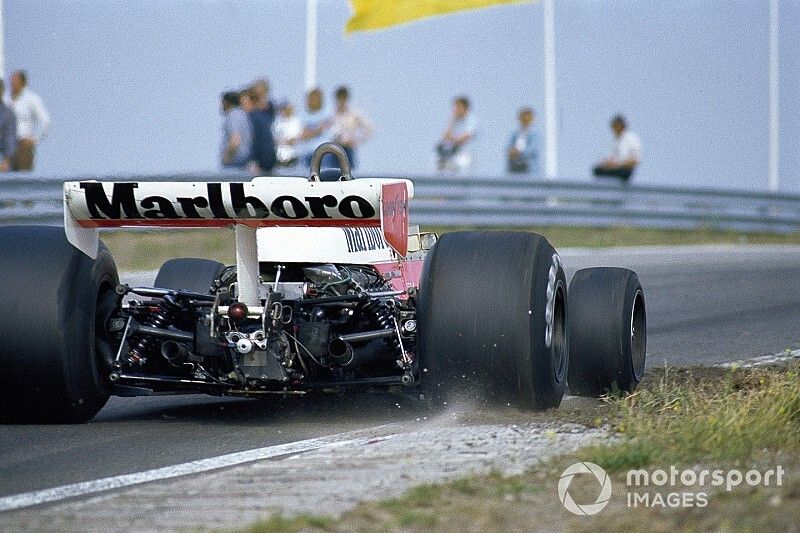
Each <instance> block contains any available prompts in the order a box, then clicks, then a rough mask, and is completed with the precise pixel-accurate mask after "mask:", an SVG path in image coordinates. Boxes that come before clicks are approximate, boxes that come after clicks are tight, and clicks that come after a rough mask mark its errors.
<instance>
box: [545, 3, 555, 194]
mask: <svg viewBox="0 0 800 533" xmlns="http://www.w3.org/2000/svg"><path fill="white" fill-rule="evenodd" d="M543 4H544V124H545V132H544V142H545V165H546V167H545V174H546V176H547V179H550V180H554V179H556V176H557V175H558V143H557V135H558V128H557V124H556V120H557V118H556V14H555V0H544V2H543Z"/></svg>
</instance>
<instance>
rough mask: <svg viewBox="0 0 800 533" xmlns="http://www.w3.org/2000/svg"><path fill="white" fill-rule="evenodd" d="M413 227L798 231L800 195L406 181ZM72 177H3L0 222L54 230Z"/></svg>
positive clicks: (227, 176) (457, 179) (505, 180)
mask: <svg viewBox="0 0 800 533" xmlns="http://www.w3.org/2000/svg"><path fill="white" fill-rule="evenodd" d="M404 177H407V178H409V179H411V180H412V181H413V182H414V188H415V198H414V200H413V201H412V204H411V216H412V222H414V223H415V224H421V225H469V226H486V227H493V226H494V227H508V226H517V227H520V226H529V225H541V224H548V225H550V224H567V225H588V226H609V225H630V226H638V227H657V228H691V227H711V228H720V229H738V230H743V231H766V232H780V233H784V232H794V231H800V195H793V194H773V193H761V192H751V191H731V190H720V189H704V188H691V189H690V188H677V187H653V186H647V185H629V186H622V185H617V184H613V183H594V182H576V181H563V180H558V181H544V180H533V179H530V178H525V177H517V176H499V177H492V178H486V177H476V176H456V175H420V176H404ZM77 179H87V178H86V177H85V176H84V177H74V176H38V175H20V174H6V175H4V176H0V224H59V223H61V220H62V205H61V187H62V183H63V182H64V181H71V180H77ZM92 179H98V180H101V181H231V180H247V179H250V178H249V176H247V175H246V174H240V173H214V174H212V173H208V174H179V175H161V176H158V175H149V176H136V175H115V176H94V177H92Z"/></svg>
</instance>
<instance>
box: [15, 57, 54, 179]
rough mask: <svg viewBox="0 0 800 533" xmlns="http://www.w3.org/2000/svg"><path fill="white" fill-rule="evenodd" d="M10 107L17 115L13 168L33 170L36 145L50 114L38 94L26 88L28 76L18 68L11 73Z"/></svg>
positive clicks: (48, 125)
mask: <svg viewBox="0 0 800 533" xmlns="http://www.w3.org/2000/svg"><path fill="white" fill-rule="evenodd" d="M11 108H12V109H13V110H14V115H16V117H17V137H18V143H17V152H16V154H15V155H14V160H13V162H12V166H13V169H14V170H24V171H30V170H33V157H34V153H35V149H36V145H37V144H39V141H41V140H42V138H43V137H44V136H45V135H46V134H47V130H48V129H49V128H50V115H49V114H48V113H47V109H45V107H44V104H42V99H41V98H39V95H37V94H36V93H34V92H33V91H31V90H30V89H28V76H27V75H26V74H25V72H24V71H22V70H18V71H16V72H14V73H13V74H12V75H11Z"/></svg>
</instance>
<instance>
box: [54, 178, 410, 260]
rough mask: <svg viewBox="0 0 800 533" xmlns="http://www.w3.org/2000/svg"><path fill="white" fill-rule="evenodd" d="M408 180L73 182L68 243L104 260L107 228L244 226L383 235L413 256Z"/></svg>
mask: <svg viewBox="0 0 800 533" xmlns="http://www.w3.org/2000/svg"><path fill="white" fill-rule="evenodd" d="M412 197H413V185H412V184H411V182H410V181H408V180H390V179H359V180H351V181H336V182H317V181H307V180H305V179H298V178H257V179H256V180H254V181H253V182H244V183H242V182H226V183H181V182H142V183H137V182H111V183H101V182H97V181H80V182H66V183H65V184H64V227H65V229H66V233H67V239H68V240H69V242H70V243H72V244H73V245H74V246H75V247H76V248H78V249H80V250H81V251H83V252H84V253H86V254H87V255H89V256H90V257H93V258H94V257H96V256H97V250H98V245H99V232H98V229H99V228H121V227H168V228H209V227H212V228H213V227H231V226H237V227H238V226H244V227H247V228H253V229H255V228H262V227H270V226H279V227H280V226H283V227H288V226H307V227H315V226H316V227H320V226H324V227H375V228H381V229H382V231H383V234H384V238H385V239H386V242H387V243H388V244H389V245H390V246H391V247H392V248H393V249H394V250H395V251H396V252H397V253H399V254H400V255H403V256H405V255H406V253H407V251H408V250H407V240H408V200H409V199H410V198H412Z"/></svg>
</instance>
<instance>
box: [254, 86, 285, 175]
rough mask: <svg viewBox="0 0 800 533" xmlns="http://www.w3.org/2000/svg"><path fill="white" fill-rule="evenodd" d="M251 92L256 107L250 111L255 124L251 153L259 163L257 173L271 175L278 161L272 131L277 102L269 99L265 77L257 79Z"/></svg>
mask: <svg viewBox="0 0 800 533" xmlns="http://www.w3.org/2000/svg"><path fill="white" fill-rule="evenodd" d="M250 92H251V93H252V95H253V97H254V99H255V107H254V108H253V109H252V110H251V111H250V112H249V113H248V115H249V116H250V123H251V124H252V126H253V144H252V154H251V155H252V158H253V161H255V162H256V164H257V165H258V169H257V173H258V174H261V175H262V176H263V175H269V173H270V172H272V169H273V168H275V165H276V164H277V162H278V159H277V155H276V148H275V137H274V135H273V131H272V127H273V125H274V124H275V104H274V103H273V102H272V100H270V99H269V83H268V82H267V80H265V79H259V80H256V81H255V83H253V86H252V87H251V88H250Z"/></svg>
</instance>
